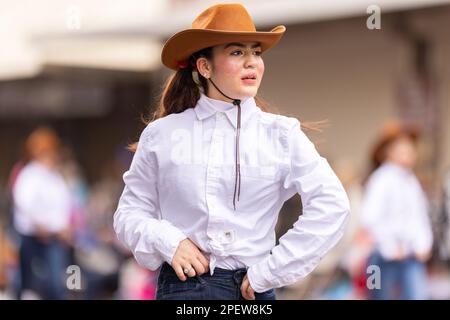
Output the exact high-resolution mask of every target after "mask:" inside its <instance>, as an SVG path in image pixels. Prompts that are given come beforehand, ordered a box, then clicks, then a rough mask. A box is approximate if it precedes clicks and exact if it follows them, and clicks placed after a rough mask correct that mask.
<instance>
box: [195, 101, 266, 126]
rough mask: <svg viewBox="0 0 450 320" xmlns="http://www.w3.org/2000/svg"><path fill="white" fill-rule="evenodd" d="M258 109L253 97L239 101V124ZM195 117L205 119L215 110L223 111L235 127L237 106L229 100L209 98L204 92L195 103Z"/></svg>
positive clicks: (243, 123)
mask: <svg viewBox="0 0 450 320" xmlns="http://www.w3.org/2000/svg"><path fill="white" fill-rule="evenodd" d="M257 110H259V108H258V106H257V105H256V102H255V99H254V98H248V99H245V100H242V101H241V125H242V126H244V125H245V123H246V122H247V120H248V119H249V118H250V116H251V115H252V114H253V113H254V112H256V111H257ZM194 111H195V113H196V114H197V118H198V119H199V120H203V119H206V118H208V117H210V116H212V115H214V114H216V113H217V112H223V113H225V114H226V116H227V118H228V120H229V121H230V122H231V124H232V125H233V126H234V127H235V128H236V127H237V125H236V122H237V106H235V105H233V104H232V103H231V102H225V101H222V100H216V99H211V98H209V97H208V96H206V95H205V94H203V93H202V94H201V96H200V99H199V100H198V101H197V105H196V106H195V108H194Z"/></svg>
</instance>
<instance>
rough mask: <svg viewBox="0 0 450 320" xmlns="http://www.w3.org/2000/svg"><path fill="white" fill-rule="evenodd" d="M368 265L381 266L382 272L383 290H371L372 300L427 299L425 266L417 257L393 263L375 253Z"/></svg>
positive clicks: (381, 282) (381, 283)
mask: <svg viewBox="0 0 450 320" xmlns="http://www.w3.org/2000/svg"><path fill="white" fill-rule="evenodd" d="M368 263H369V265H377V266H379V267H380V272H381V275H380V276H381V278H380V280H381V281H380V286H381V288H380V289H372V290H369V293H370V296H371V298H372V299H375V300H393V299H401V300H424V299H426V298H427V283H426V269H425V265H424V264H423V263H422V262H420V261H418V260H417V259H416V258H415V257H412V256H410V257H407V258H405V259H403V260H399V261H391V260H386V259H384V258H383V257H382V256H381V254H380V253H378V252H374V253H373V254H372V255H371V257H370V258H369V261H368Z"/></svg>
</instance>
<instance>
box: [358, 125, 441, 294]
mask: <svg viewBox="0 0 450 320" xmlns="http://www.w3.org/2000/svg"><path fill="white" fill-rule="evenodd" d="M417 139H418V133H417V131H416V130H415V129H414V128H412V127H409V126H405V125H401V124H399V123H391V124H389V125H388V126H387V128H386V129H385V130H384V133H383V134H382V137H381V138H380V140H379V141H378V143H377V144H376V147H375V148H374V152H373V163H374V168H375V170H374V172H373V173H372V174H371V176H370V177H369V179H368V181H367V184H366V190H365V195H364V200H363V208H362V225H363V229H364V230H365V231H366V233H367V235H368V236H369V238H370V239H371V241H370V242H371V243H372V247H373V253H372V256H371V257H370V258H369V264H370V265H377V266H378V267H379V268H380V272H381V281H380V284H381V286H380V288H375V289H373V290H371V291H370V294H371V296H372V298H374V299H397V298H400V299H425V298H426V273H425V266H424V263H425V261H426V260H428V258H429V257H430V254H431V247H432V242H433V235H432V230H431V223H430V219H429V216H428V203H427V199H426V196H425V193H424V191H423V190H422V187H421V185H420V183H419V181H418V179H417V178H416V176H415V174H414V172H413V168H414V166H415V163H416V160H417V156H418V155H417V149H416V148H417V146H416V143H417Z"/></svg>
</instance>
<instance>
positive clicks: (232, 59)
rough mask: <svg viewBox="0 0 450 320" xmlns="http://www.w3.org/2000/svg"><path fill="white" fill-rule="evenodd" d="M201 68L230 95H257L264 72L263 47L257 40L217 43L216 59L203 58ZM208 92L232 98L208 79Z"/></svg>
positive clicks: (215, 95) (214, 48)
mask: <svg viewBox="0 0 450 320" xmlns="http://www.w3.org/2000/svg"><path fill="white" fill-rule="evenodd" d="M202 59H203V61H197V68H198V70H199V72H200V73H201V74H203V76H204V77H206V78H211V80H212V81H213V82H214V83H215V84H216V86H217V87H218V88H219V89H220V90H221V91H222V92H223V93H225V94H226V95H227V96H229V97H231V98H234V99H241V100H243V99H246V98H251V97H254V96H256V93H257V92H258V88H259V86H260V84H261V80H262V77H263V74H264V61H263V59H262V57H261V47H260V45H259V44H258V43H256V42H242V43H228V44H224V45H219V46H215V47H213V52H212V61H209V60H207V59H205V58H200V59H199V60H202ZM208 96H209V97H210V98H213V99H218V100H224V101H229V99H227V98H225V97H224V96H223V95H222V94H220V92H218V91H217V90H216V88H215V87H214V86H213V85H212V84H211V83H210V81H208Z"/></svg>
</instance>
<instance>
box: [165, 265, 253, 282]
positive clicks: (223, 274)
mask: <svg viewBox="0 0 450 320" xmlns="http://www.w3.org/2000/svg"><path fill="white" fill-rule="evenodd" d="M246 273H247V269H246V268H239V269H235V270H227V269H222V268H217V267H216V268H214V274H213V275H212V276H211V274H210V273H209V272H207V273H205V274H202V275H201V276H196V277H197V278H204V279H205V278H206V279H207V278H211V277H212V278H228V279H230V278H231V279H233V280H234V282H235V283H236V284H240V283H242V280H243V279H244V277H245V275H246ZM160 274H169V275H173V276H177V275H176V273H175V271H174V270H173V268H172V266H171V265H169V264H168V263H167V262H164V264H163V265H162V266H161V271H160Z"/></svg>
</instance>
